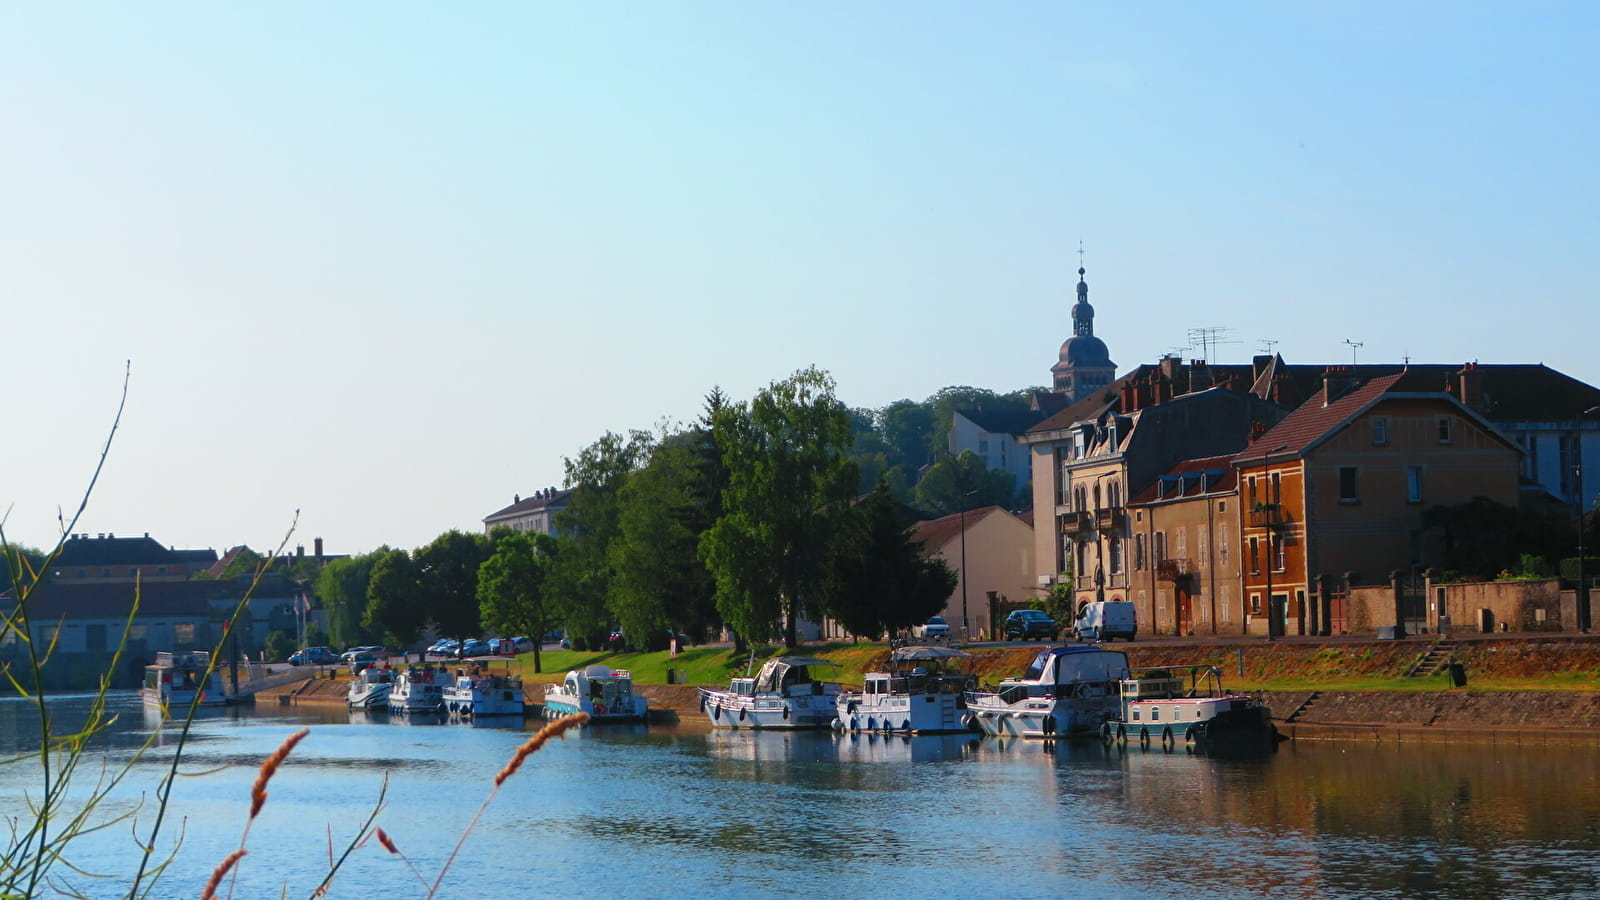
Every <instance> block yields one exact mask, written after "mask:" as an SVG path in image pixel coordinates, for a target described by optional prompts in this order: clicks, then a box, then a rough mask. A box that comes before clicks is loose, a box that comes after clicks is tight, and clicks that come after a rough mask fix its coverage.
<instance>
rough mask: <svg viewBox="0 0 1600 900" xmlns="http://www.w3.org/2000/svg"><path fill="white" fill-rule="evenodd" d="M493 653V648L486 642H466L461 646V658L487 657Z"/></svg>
mask: <svg viewBox="0 0 1600 900" xmlns="http://www.w3.org/2000/svg"><path fill="white" fill-rule="evenodd" d="M493 652H494V647H492V646H490V644H489V642H488V641H467V642H466V643H464V644H462V645H461V655H462V656H488V655H489V654H491V653H493Z"/></svg>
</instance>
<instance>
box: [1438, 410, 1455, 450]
mask: <svg viewBox="0 0 1600 900" xmlns="http://www.w3.org/2000/svg"><path fill="white" fill-rule="evenodd" d="M1454 422H1455V420H1454V419H1452V418H1451V417H1449V416H1440V417H1439V443H1441V444H1448V443H1450V426H1451V425H1452V424H1453V423H1454Z"/></svg>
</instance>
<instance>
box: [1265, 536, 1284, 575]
mask: <svg viewBox="0 0 1600 900" xmlns="http://www.w3.org/2000/svg"><path fill="white" fill-rule="evenodd" d="M1267 546H1268V547H1271V548H1272V571H1274V572H1282V571H1283V569H1284V564H1283V541H1282V540H1277V541H1274V540H1273V539H1272V535H1270V534H1269V535H1267Z"/></svg>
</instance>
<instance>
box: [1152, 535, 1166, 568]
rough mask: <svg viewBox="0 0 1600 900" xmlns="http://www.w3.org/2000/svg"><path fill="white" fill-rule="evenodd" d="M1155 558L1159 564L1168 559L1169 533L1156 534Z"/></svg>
mask: <svg viewBox="0 0 1600 900" xmlns="http://www.w3.org/2000/svg"><path fill="white" fill-rule="evenodd" d="M1155 557H1156V562H1158V563H1159V562H1161V561H1162V560H1164V559H1166V558H1167V533H1166V532H1165V531H1158V532H1156V546H1155Z"/></svg>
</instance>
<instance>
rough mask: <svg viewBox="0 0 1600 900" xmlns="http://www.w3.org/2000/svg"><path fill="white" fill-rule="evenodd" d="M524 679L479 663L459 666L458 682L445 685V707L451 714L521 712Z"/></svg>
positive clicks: (472, 714)
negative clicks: (483, 667)
mask: <svg viewBox="0 0 1600 900" xmlns="http://www.w3.org/2000/svg"><path fill="white" fill-rule="evenodd" d="M522 707H523V701H522V679H521V678H518V677H517V676H515V675H510V674H505V675H495V674H492V673H490V672H487V671H485V670H483V669H482V668H480V667H478V666H473V667H471V668H470V669H457V670H456V679H455V682H454V683H452V684H450V685H448V686H446V687H445V689H444V708H445V711H446V712H448V713H450V715H452V716H461V717H463V718H479V717H482V716H520V715H522V711H523V710H522Z"/></svg>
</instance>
